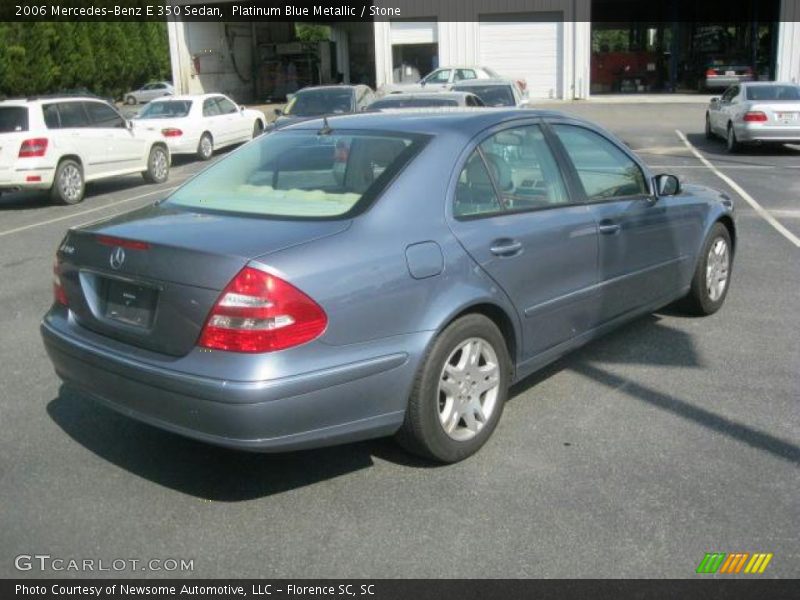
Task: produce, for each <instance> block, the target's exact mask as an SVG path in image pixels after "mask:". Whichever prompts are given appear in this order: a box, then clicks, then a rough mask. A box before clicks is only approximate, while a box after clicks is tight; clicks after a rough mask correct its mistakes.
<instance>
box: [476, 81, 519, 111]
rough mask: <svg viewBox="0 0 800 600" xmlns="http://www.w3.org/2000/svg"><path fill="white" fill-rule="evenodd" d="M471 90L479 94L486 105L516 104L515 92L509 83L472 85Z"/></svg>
mask: <svg viewBox="0 0 800 600" xmlns="http://www.w3.org/2000/svg"><path fill="white" fill-rule="evenodd" d="M469 91H470V92H472V93H473V94H475V95H476V96H478V98H480V99H481V100H483V103H484V104H485V105H486V106H516V104H517V103H516V102H515V101H514V93H513V92H512V91H511V86H508V85H480V86H478V85H471V86H470V87H469Z"/></svg>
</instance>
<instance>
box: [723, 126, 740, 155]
mask: <svg viewBox="0 0 800 600" xmlns="http://www.w3.org/2000/svg"><path fill="white" fill-rule="evenodd" d="M725 147H726V148H727V149H728V152H729V153H730V154H736V153H737V152H739V150H741V149H742V144H741V143H740V142H739V140H737V139H736V131H735V130H734V129H733V125H732V124H731V123H728V134H727V136H726V137H725Z"/></svg>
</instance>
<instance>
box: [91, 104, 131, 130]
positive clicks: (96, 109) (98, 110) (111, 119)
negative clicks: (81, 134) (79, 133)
mask: <svg viewBox="0 0 800 600" xmlns="http://www.w3.org/2000/svg"><path fill="white" fill-rule="evenodd" d="M85 107H86V112H87V113H88V114H89V122H90V123H91V125H92V127H104V128H105V127H108V128H111V127H125V121H124V119H123V118H122V117H120V116H119V114H118V113H117V111H115V110H114V109H113V108H111V107H110V106H108V105H107V104H102V103H101V102H86V104H85Z"/></svg>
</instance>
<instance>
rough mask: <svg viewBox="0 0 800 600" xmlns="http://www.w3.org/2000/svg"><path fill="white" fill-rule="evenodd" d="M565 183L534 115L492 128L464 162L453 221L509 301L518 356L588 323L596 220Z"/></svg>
mask: <svg viewBox="0 0 800 600" xmlns="http://www.w3.org/2000/svg"><path fill="white" fill-rule="evenodd" d="M570 185H571V184H570V182H569V181H567V180H565V178H564V173H563V172H562V169H561V167H560V166H559V164H558V162H557V160H556V159H555V157H554V154H553V152H552V151H551V149H550V147H549V145H548V143H547V141H546V139H545V136H544V133H543V130H542V127H541V125H540V124H539V123H538V122H536V121H530V122H527V124H525V125H519V124H517V125H515V126H514V127H511V128H508V126H506V127H505V128H502V129H500V130H495V131H494V132H493V133H492V134H491V135H489V136H488V137H487V138H486V139H484V140H483V141H482V142H481V143H480V145H479V146H478V147H477V148H476V149H475V150H474V151H473V152H472V154H471V155H470V156H469V157H468V158H466V159H465V162H464V163H463V165H462V167H461V171H460V176H459V180H458V183H457V188H456V192H455V197H454V200H453V203H452V218H451V220H450V226H451V228H452V230H453V232H454V233H455V235H456V237H457V238H458V239H459V241H460V242H461V244H462V245H463V246H464V248H465V249H466V250H467V252H469V254H470V255H471V256H472V257H473V259H474V260H475V261H476V262H477V263H478V264H479V265H480V266H481V267H482V268H483V269H484V270H485V271H486V272H487V273H488V274H489V276H491V277H492V279H494V280H495V281H496V282H497V284H498V285H499V286H500V287H502V288H503V290H505V292H506V293H507V294H508V296H509V297H510V298H511V300H512V302H513V303H514V305H515V307H516V309H517V312H518V314H519V317H520V321H521V322H522V323H523V337H524V344H523V348H522V356H521V357H520V358H522V359H523V360H524V359H527V358H530V357H532V356H534V355H536V354H539V353H541V352H543V351H546V350H547V349H549V348H552V347H554V346H556V345H558V344H560V343H562V342H565V341H567V340H569V339H570V338H572V337H573V336H575V335H578V334H580V333H581V332H583V331H585V330H586V329H587V328H588V327H589V326H590V325H591V314H592V302H591V300H592V299H591V295H592V292H593V286H594V285H595V283H596V281H597V227H596V225H595V221H594V218H593V216H592V214H591V211H590V210H589V209H588V208H587V207H586V206H585V205H583V204H579V203H576V202H574V201H573V191H572V189H571V187H570Z"/></svg>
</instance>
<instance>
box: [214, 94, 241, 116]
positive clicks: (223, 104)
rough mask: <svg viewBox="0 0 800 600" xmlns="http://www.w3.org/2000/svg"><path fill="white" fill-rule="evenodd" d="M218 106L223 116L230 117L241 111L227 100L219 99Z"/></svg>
mask: <svg viewBox="0 0 800 600" xmlns="http://www.w3.org/2000/svg"><path fill="white" fill-rule="evenodd" d="M217 104H219V112H221V113H222V114H223V115H229V114H231V113H235V112H238V110H239V109H238V108H237V107H236V105H235V104H234V103H233V102H231V101H230V100H228V99H227V98H217Z"/></svg>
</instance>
